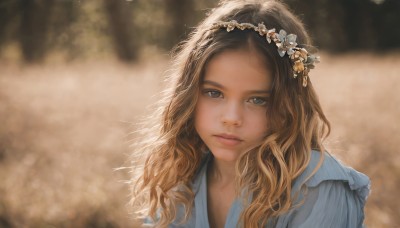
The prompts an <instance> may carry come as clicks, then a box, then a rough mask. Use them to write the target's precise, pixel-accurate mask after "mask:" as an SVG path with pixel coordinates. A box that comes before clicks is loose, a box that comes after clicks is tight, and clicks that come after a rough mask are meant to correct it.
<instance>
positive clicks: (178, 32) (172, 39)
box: [164, 0, 196, 48]
mask: <svg viewBox="0 0 400 228" xmlns="http://www.w3.org/2000/svg"><path fill="white" fill-rule="evenodd" d="M165 11H166V16H167V18H166V19H167V20H168V21H169V24H168V30H169V32H168V36H167V38H168V39H167V40H166V42H165V44H164V45H166V46H167V47H169V48H171V47H173V46H174V45H176V44H177V43H179V41H181V40H183V39H184V38H186V35H187V33H188V32H189V31H190V28H189V27H188V25H191V26H193V25H194V23H195V19H196V18H195V9H194V2H193V0H166V1H165Z"/></svg>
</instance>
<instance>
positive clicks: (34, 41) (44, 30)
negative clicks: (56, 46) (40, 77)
mask: <svg viewBox="0 0 400 228" xmlns="http://www.w3.org/2000/svg"><path fill="white" fill-rule="evenodd" d="M53 3H54V1H52V0H19V6H20V12H21V24H20V31H19V41H20V45H21V50H22V54H23V58H24V60H25V62H28V63H31V62H39V61H41V60H42V59H43V58H44V56H45V54H46V51H47V49H48V46H47V34H48V28H49V22H50V21H49V20H48V18H49V16H50V14H51V11H52V8H53Z"/></svg>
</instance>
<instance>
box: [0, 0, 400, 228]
mask: <svg viewBox="0 0 400 228" xmlns="http://www.w3.org/2000/svg"><path fill="white" fill-rule="evenodd" d="M285 2H286V3H287V4H288V5H289V6H291V8H292V9H293V10H294V11H295V12H296V13H297V14H298V15H300V17H301V18H302V20H303V21H304V22H305V24H306V26H307V29H308V30H309V31H310V33H311V36H312V37H313V39H314V40H315V42H314V43H315V45H316V46H317V47H318V48H319V50H320V54H321V59H322V62H321V63H320V64H318V65H317V67H316V69H315V70H313V71H312V72H311V80H312V82H313V84H314V85H315V87H316V89H317V90H318V91H317V92H318V93H319V94H320V99H321V102H322V104H323V106H324V109H325V112H326V114H327V116H328V118H329V119H330V120H331V123H332V125H333V132H332V134H331V136H330V138H329V139H328V141H327V144H328V148H329V149H330V151H331V152H332V153H333V154H334V155H336V156H337V157H338V158H339V159H341V160H342V161H343V162H345V163H346V164H348V165H351V166H353V167H355V168H356V169H358V170H360V171H362V172H364V173H366V174H367V175H368V176H370V177H371V179H372V193H371V196H370V197H369V199H368V203H367V207H366V213H367V214H366V224H367V225H368V227H400V217H399V214H400V206H399V205H400V200H399V199H398V197H397V196H398V189H399V188H400V154H399V153H398V147H399V146H400V129H399V122H400V121H399V117H400V96H399V95H397V94H398V90H399V88H400V78H399V77H400V49H399V46H400V42H399V40H400V26H399V23H400V13H399V12H400V1H398V0H374V1H371V0H337V1H329V0H319V1H313V0H301V1H300V0H285ZM216 4H217V1H213V0H197V1H194V0H130V1H124V0H103V1H100V0H96V1H95V0H1V1H0V227H129V226H130V227H135V226H136V225H135V223H134V221H133V219H132V218H131V216H130V215H129V214H128V211H127V209H126V205H127V202H128V200H129V189H128V187H127V185H126V184H125V183H124V182H125V181H126V180H128V179H129V174H128V170H116V168H118V167H123V166H128V165H129V161H128V157H129V154H130V153H131V152H132V151H131V148H129V144H130V140H131V139H132V138H134V137H135V135H134V134H130V132H133V131H135V130H136V127H135V124H134V123H137V122H138V121H139V120H140V117H141V116H143V115H145V114H146V108H147V107H148V106H149V105H151V104H152V103H154V102H155V101H156V100H157V96H158V92H159V91H160V90H161V89H162V88H163V78H164V76H165V75H166V73H165V72H166V71H167V70H168V64H169V60H170V55H169V53H170V50H171V48H173V47H174V45H176V44H177V43H178V42H179V41H181V40H182V39H184V38H186V37H187V35H188V33H190V31H192V28H193V27H194V26H195V25H196V24H197V23H198V22H199V20H201V19H202V18H203V17H204V15H205V14H206V12H207V10H208V9H209V8H212V7H213V6H215V5H216Z"/></svg>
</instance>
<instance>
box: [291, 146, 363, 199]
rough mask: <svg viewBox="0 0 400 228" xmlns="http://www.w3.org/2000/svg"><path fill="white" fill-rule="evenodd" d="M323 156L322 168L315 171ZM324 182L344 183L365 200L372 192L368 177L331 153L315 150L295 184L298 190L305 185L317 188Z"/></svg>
mask: <svg viewBox="0 0 400 228" xmlns="http://www.w3.org/2000/svg"><path fill="white" fill-rule="evenodd" d="M322 156H323V162H322V164H321V166H320V167H319V168H318V169H317V170H315V169H316V168H317V167H318V163H319V162H320V159H321V157H322ZM313 173H314V174H313ZM324 181H337V182H342V183H344V184H345V186H347V187H349V189H350V190H352V191H356V192H357V195H358V196H359V197H360V198H362V199H364V200H365V199H366V198H367V196H368V194H369V191H370V179H369V178H368V176H366V175H365V174H363V173H360V172H358V171H356V170H355V169H353V168H351V167H348V166H346V165H344V164H342V163H341V162H340V161H338V160H337V159H336V158H335V157H333V156H332V155H330V154H329V153H326V152H325V153H322V152H319V151H314V150H313V151H312V152H311V160H310V162H309V164H308V166H307V168H306V169H305V170H304V172H303V173H302V174H301V175H300V176H299V177H298V178H297V179H296V180H295V182H294V184H295V185H296V186H297V188H298V187H300V186H301V185H303V184H305V185H306V186H307V187H308V188H312V187H317V186H318V185H320V184H321V183H322V182H324Z"/></svg>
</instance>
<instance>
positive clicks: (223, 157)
mask: <svg viewBox="0 0 400 228" xmlns="http://www.w3.org/2000/svg"><path fill="white" fill-rule="evenodd" d="M211 153H212V154H213V156H214V158H215V159H217V160H218V161H224V162H236V161H237V160H238V158H239V155H240V153H239V152H238V151H232V150H224V149H215V150H211Z"/></svg>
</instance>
